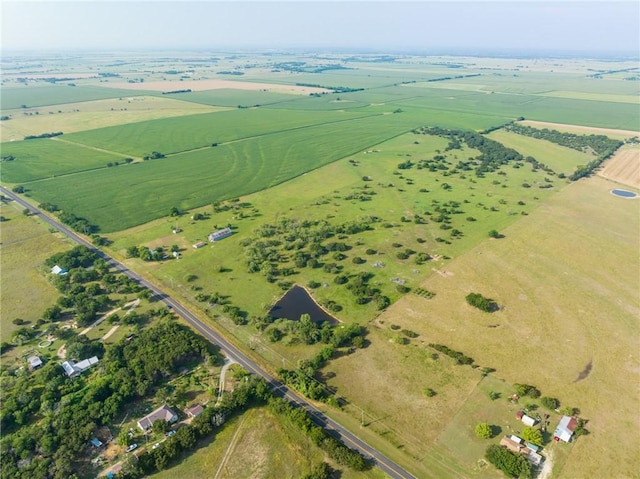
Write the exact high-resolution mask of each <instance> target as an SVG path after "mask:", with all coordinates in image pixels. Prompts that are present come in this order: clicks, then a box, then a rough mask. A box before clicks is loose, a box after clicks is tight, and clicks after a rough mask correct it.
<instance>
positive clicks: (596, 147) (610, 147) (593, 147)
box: [505, 123, 623, 181]
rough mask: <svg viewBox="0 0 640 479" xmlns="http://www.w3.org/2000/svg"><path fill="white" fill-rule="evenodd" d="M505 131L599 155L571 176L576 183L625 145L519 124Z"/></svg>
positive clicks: (593, 137) (589, 136)
mask: <svg viewBox="0 0 640 479" xmlns="http://www.w3.org/2000/svg"><path fill="white" fill-rule="evenodd" d="M505 130H507V131H512V132H514V133H518V134H520V135H525V136H530V137H532V138H538V139H542V140H547V141H550V142H552V143H556V144H558V145H561V146H565V147H567V148H572V149H574V150H578V151H585V152H589V151H592V152H594V153H595V154H596V155H597V157H596V159H594V160H593V161H590V162H589V163H587V164H586V165H583V166H579V167H578V168H577V169H576V171H574V172H573V173H572V174H571V175H570V176H569V179H570V180H571V181H576V180H578V179H580V178H583V177H585V176H588V175H589V174H591V172H592V171H593V170H595V169H596V168H597V167H598V166H600V165H601V164H602V162H603V161H604V160H606V159H607V158H610V157H611V156H612V155H613V154H614V153H615V152H616V150H617V149H618V148H620V147H621V146H622V145H623V142H622V141H620V140H613V139H611V138H609V137H607V136H605V135H576V134H575V133H563V132H560V131H557V130H549V129H547V128H543V129H538V128H533V127H530V126H525V125H521V124H519V123H510V124H509V125H507V126H505Z"/></svg>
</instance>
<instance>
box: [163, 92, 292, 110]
mask: <svg viewBox="0 0 640 479" xmlns="http://www.w3.org/2000/svg"><path fill="white" fill-rule="evenodd" d="M171 98H175V99H177V100H184V101H189V102H194V103H201V104H203V105H213V106H223V107H234V108H235V107H237V106H246V107H252V106H256V105H260V106H265V105H271V104H273V103H280V102H288V101H290V100H291V99H292V98H296V99H297V98H298V95H296V96H293V95H291V94H288V93H279V92H273V91H270V90H267V91H265V90H237V89H231V88H222V89H217V90H206V91H192V92H190V93H176V94H174V95H171Z"/></svg>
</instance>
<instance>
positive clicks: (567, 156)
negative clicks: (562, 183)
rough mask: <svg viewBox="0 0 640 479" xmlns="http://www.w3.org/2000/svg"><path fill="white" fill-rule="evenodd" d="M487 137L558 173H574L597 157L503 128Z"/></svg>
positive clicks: (567, 174)
mask: <svg viewBox="0 0 640 479" xmlns="http://www.w3.org/2000/svg"><path fill="white" fill-rule="evenodd" d="M487 137H488V138H491V139H492V140H495V141H497V142H499V143H502V144H503V145H505V146H507V147H509V148H513V149H514V150H516V151H517V152H519V153H520V154H521V155H523V156H533V157H534V158H535V159H536V160H538V161H539V162H540V163H544V164H545V165H547V166H549V167H550V168H551V169H552V170H553V171H555V172H556V173H558V174H559V173H564V174H565V175H566V176H569V175H570V174H571V173H573V172H574V171H575V169H576V167H577V166H578V165H586V164H587V163H589V162H590V161H593V160H594V159H595V156H593V155H590V154H588V153H583V152H581V151H577V150H574V149H571V148H567V147H564V146H560V145H557V144H555V143H552V142H550V141H546V140H540V139H537V138H531V137H528V136H524V135H519V134H517V133H512V132H509V131H505V130H502V129H501V130H495V131H492V132H491V133H489V134H488V135H487Z"/></svg>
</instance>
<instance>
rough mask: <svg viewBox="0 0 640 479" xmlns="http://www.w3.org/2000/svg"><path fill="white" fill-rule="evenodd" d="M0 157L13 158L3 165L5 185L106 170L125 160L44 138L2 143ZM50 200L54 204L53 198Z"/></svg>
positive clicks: (2, 176) (113, 154)
mask: <svg viewBox="0 0 640 479" xmlns="http://www.w3.org/2000/svg"><path fill="white" fill-rule="evenodd" d="M2 156H13V157H14V158H15V159H14V160H12V161H3V162H2V168H1V170H0V173H1V178H2V181H6V182H8V183H25V182H29V181H34V180H39V179H42V178H53V177H56V176H59V175H65V174H69V173H76V172H78V171H85V170H92V169H96V168H102V167H105V168H106V165H107V163H110V162H116V161H118V162H120V163H122V160H123V159H124V155H117V154H115V153H108V152H104V151H98V150H95V149H93V148H89V147H85V146H83V145H75V144H70V143H67V142H66V141H65V140H64V136H63V137H62V139H50V138H43V139H36V140H26V141H15V142H9V143H3V144H2ZM49 200H50V202H53V203H55V198H50V199H49Z"/></svg>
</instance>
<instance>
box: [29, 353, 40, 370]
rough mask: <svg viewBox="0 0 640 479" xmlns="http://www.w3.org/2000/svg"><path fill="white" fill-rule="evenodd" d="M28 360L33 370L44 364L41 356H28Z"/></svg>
mask: <svg viewBox="0 0 640 479" xmlns="http://www.w3.org/2000/svg"><path fill="white" fill-rule="evenodd" d="M27 361H28V362H29V369H31V370H32V371H33V370H34V369H38V368H39V367H40V366H42V359H40V356H30V357H28V358H27Z"/></svg>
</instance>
